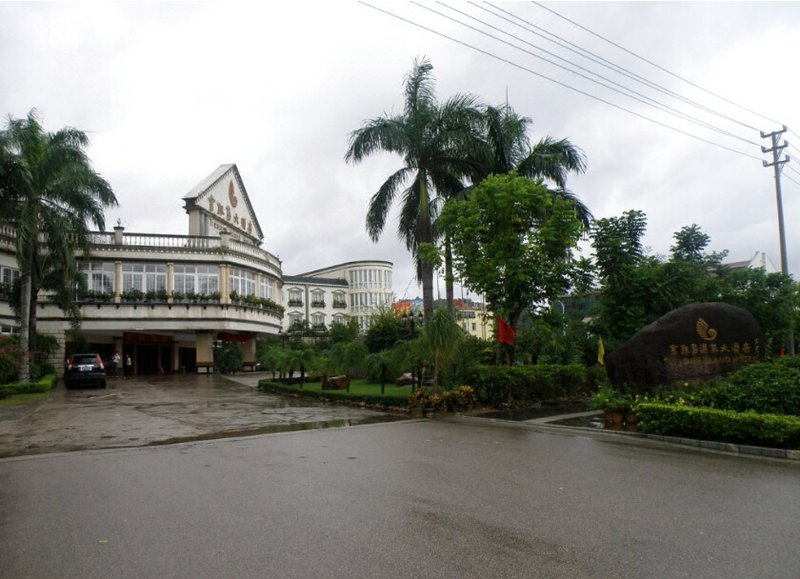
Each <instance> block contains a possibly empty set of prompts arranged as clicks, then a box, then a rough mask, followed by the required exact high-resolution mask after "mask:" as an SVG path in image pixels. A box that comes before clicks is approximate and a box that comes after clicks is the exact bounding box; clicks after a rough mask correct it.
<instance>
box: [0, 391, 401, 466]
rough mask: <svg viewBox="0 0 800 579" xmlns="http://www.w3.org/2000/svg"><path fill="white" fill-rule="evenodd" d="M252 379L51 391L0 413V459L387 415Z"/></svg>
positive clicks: (384, 418) (364, 420)
mask: <svg viewBox="0 0 800 579" xmlns="http://www.w3.org/2000/svg"><path fill="white" fill-rule="evenodd" d="M258 378H259V376H258V375H242V376H241V377H236V378H235V379H236V380H237V381H235V382H234V381H231V380H228V379H226V378H222V377H220V376H215V375H211V376H198V375H185V376H167V377H164V376H159V377H155V378H153V379H135V380H122V379H115V380H109V387H108V388H107V389H105V390H71V391H67V390H65V389H64V387H63V385H59V386H57V387H56V389H55V390H54V391H53V392H52V394H51V396H50V397H49V398H48V399H46V400H45V401H44V402H41V403H38V404H33V405H28V406H26V407H25V408H24V409H20V407H11V408H8V409H0V457H8V456H18V455H24V454H40V453H47V452H62V451H69V450H78V449H97V448H117V447H125V446H146V445H152V444H171V443H176V442H185V441H190V440H205V439H212V438H221V437H230V436H245V435H252V434H267V433H272V432H284V431H291V430H305V429H316V428H331V427H344V426H354V425H358V424H365V423H369V422H376V421H377V422H382V421H392V420H398V419H402V418H403V417H401V416H397V415H392V414H388V413H381V412H376V411H373V410H364V409H361V408H352V407H348V406H333V405H326V404H324V403H321V402H318V401H315V400H307V399H302V398H289V397H284V396H277V395H274V394H265V393H263V392H260V391H258V390H257V389H256V388H255V387H254V386H255V384H256V383H257V380H258Z"/></svg>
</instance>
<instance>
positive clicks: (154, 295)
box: [144, 289, 167, 302]
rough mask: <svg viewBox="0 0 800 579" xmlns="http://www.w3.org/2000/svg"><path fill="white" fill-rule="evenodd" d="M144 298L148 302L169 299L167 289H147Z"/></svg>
mask: <svg viewBox="0 0 800 579" xmlns="http://www.w3.org/2000/svg"><path fill="white" fill-rule="evenodd" d="M144 299H145V300H147V301H148V302H165V301H167V290H165V289H160V290H147V291H146V292H145V293H144Z"/></svg>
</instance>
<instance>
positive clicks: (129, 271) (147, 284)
mask: <svg viewBox="0 0 800 579" xmlns="http://www.w3.org/2000/svg"><path fill="white" fill-rule="evenodd" d="M166 289H167V266H166V265H165V264H163V263H123V264H122V291H123V292H127V291H131V290H138V291H140V292H156V291H160V290H166Z"/></svg>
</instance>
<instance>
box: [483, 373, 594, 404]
mask: <svg viewBox="0 0 800 579" xmlns="http://www.w3.org/2000/svg"><path fill="white" fill-rule="evenodd" d="M470 382H472V384H473V386H474V388H475V394H476V396H477V398H478V400H480V401H481V402H484V403H487V404H500V403H503V402H508V401H511V400H513V401H515V402H542V401H545V400H553V399H556V398H568V397H574V396H581V395H586V394H588V393H589V392H590V391H591V390H593V388H592V387H590V386H589V384H588V381H587V375H586V369H585V368H584V367H583V366H581V365H579V364H570V365H563V366H562V365H550V364H539V365H536V366H477V367H476V368H474V369H473V372H472V375H471V379H470Z"/></svg>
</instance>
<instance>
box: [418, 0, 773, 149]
mask: <svg viewBox="0 0 800 579" xmlns="http://www.w3.org/2000/svg"><path fill="white" fill-rule="evenodd" d="M411 3H412V4H414V5H416V6H419V7H420V8H423V9H425V10H428V11H430V12H433V13H434V14H437V15H438V16H441V17H442V18H446V19H447V20H450V21H451V22H455V23H457V24H460V25H461V26H464V27H465V28H469V29H470V30H474V31H475V32H478V33H479V34H483V35H484V36H487V37H489V38H491V39H493V40H497V41H498V42H501V43H503V44H505V45H507V46H510V47H512V48H516V49H517V50H519V51H521V52H524V53H526V54H529V55H531V56H533V57H534V58H538V59H540V60H543V61H544V62H547V63H548V64H552V65H553V66H556V67H558V68H561V69H563V70H566V71H567V72H570V73H572V74H575V75H577V76H579V77H581V78H583V79H585V80H588V81H589V82H593V83H595V84H598V85H600V86H602V87H604V88H607V89H609V90H612V91H614V92H617V93H619V94H622V95H624V96H627V97H628V98H631V99H633V100H636V101H639V102H641V103H642V104H644V105H647V106H652V107H654V108H656V109H658V110H660V111H662V112H665V113H667V114H671V115H672V116H675V117H678V118H681V119H682V120H685V121H688V122H690V123H693V124H696V125H698V126H702V127H704V128H706V129H709V130H712V131H715V132H717V133H720V134H721V135H725V136H727V137H730V138H732V139H736V140H739V141H742V142H745V143H747V144H749V145H753V146H755V147H758V146H760V144H759V143H756V142H755V141H751V140H749V139H746V138H744V137H741V136H739V135H736V134H735V133H731V132H730V131H727V130H725V129H722V128H720V127H717V126H715V125H712V124H710V123H707V122H705V121H703V120H701V119H698V118H697V117H693V116H691V115H689V114H687V113H684V112H683V111H680V110H678V109H676V108H674V107H671V106H669V105H667V104H665V103H662V102H660V101H657V100H655V99H653V98H651V97H649V96H647V95H645V94H642V93H640V92H638V91H635V90H633V89H631V88H629V87H627V86H625V85H622V84H620V83H618V82H616V81H614V80H611V79H609V78H608V77H605V76H603V75H601V74H599V73H597V72H595V71H592V70H590V69H588V68H585V67H583V66H580V65H579V64H576V63H574V62H572V61H570V60H568V59H565V58H563V57H561V56H559V55H557V54H555V53H553V52H550V51H549V50H547V49H544V48H542V47H540V46H537V45H535V44H532V43H530V42H528V41H526V40H523V39H522V38H520V37H518V36H516V35H514V34H511V33H510V32H506V31H504V30H501V29H500V28H497V27H496V26H493V25H492V24H489V23H488V22H486V21H484V20H481V19H479V18H476V17H475V16H472V15H470V14H467V13H465V12H462V11H461V10H458V9H456V8H454V7H452V6H448V5H447V4H445V3H443V2H437V4H441V5H442V6H444V7H445V8H448V9H450V10H452V11H454V12H457V13H458V14H461V15H462V16H466V17H467V18H471V19H472V20H475V21H477V22H479V23H481V24H483V25H485V26H488V27H489V28H491V29H493V30H496V31H498V32H500V33H502V34H505V35H506V36H510V37H511V38H513V39H515V40H518V41H520V42H523V43H525V44H527V45H528V46H531V47H533V48H535V49H537V50H540V51H541V52H544V53H545V54H548V55H550V56H553V57H554V58H557V59H559V60H562V61H564V62H566V63H568V64H570V65H571V66H575V67H577V68H578V69H580V70H583V71H586V72H587V73H589V74H591V75H594V76H596V77H598V78H601V79H603V80H605V81H608V82H610V83H611V84H613V85H616V86H617V87H619V88H620V89H622V91H626V92H622V91H621V90H619V89H616V88H614V87H613V86H609V85H607V84H605V83H603V82H600V81H598V80H596V79H593V78H589V77H587V76H586V75H584V74H581V73H579V72H576V71H574V70H571V69H570V68H567V67H565V66H563V65H560V64H558V63H556V62H553V61H552V60H549V59H547V58H544V57H542V56H539V55H538V54H534V53H532V52H530V51H528V50H525V49H524V48H520V47H519V46H515V45H513V44H511V43H509V42H506V41H505V40H502V39H501V38H498V37H496V36H493V35H492V34H489V33H487V32H485V31H483V30H480V29H478V28H475V27H474V26H471V25H469V24H466V23H464V22H461V21H459V20H456V19H455V18H453V17H451V16H448V15H446V14H442V13H441V12H439V11H437V10H434V9H433V8H429V7H427V6H425V5H423V4H420V3H419V2H415V1H412V2H411ZM505 20H507V19H505ZM539 36H540V35H539ZM628 76H629V75H628ZM633 80H636V79H633ZM628 93H630V94H628ZM632 95H635V96H632ZM639 97H641V98H639ZM643 99H646V101H650V102H646V101H645V100H643Z"/></svg>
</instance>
